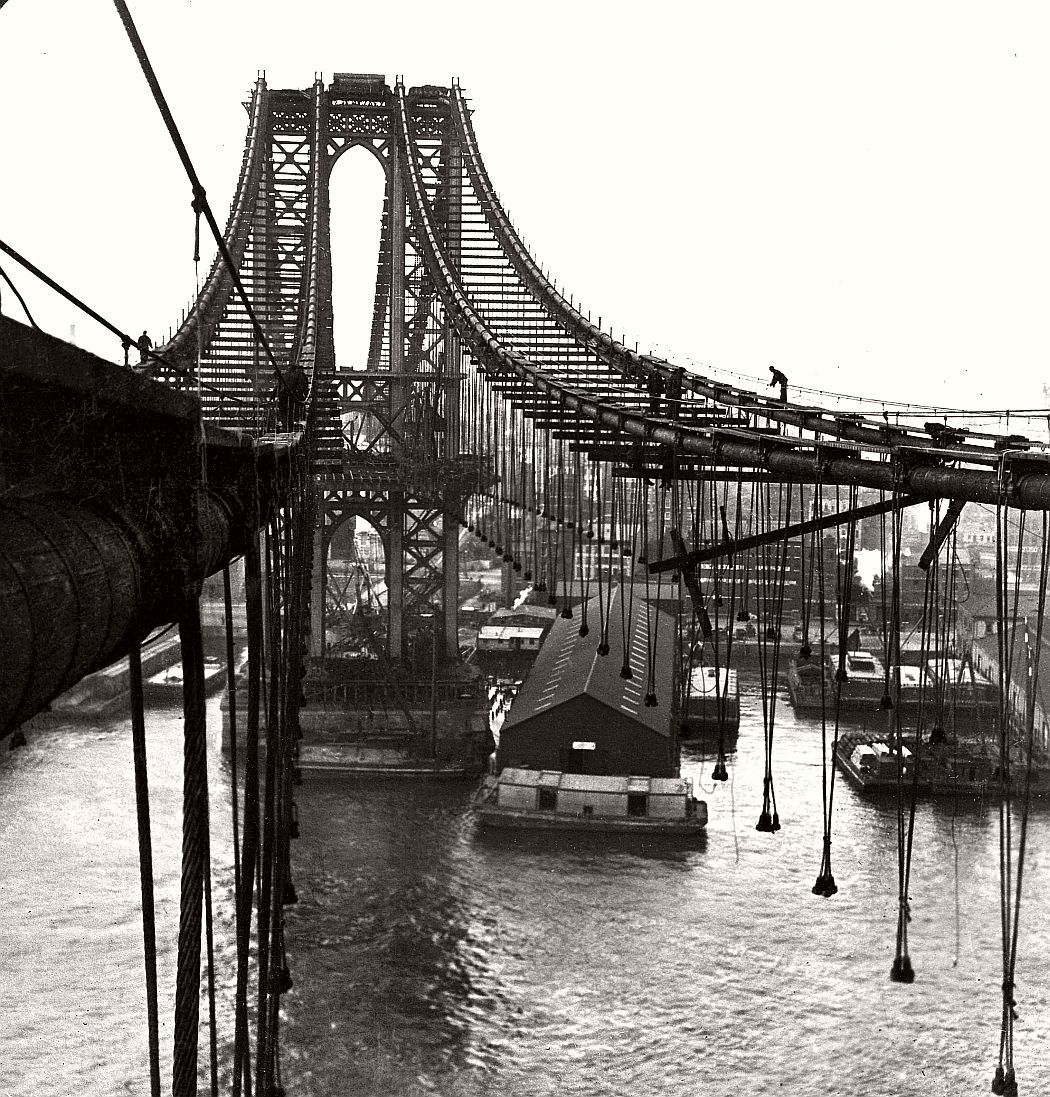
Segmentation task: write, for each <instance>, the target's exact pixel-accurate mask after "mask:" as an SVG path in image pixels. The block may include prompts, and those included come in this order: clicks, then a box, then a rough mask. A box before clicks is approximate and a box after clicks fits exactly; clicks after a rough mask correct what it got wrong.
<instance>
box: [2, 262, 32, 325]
mask: <svg viewBox="0 0 1050 1097" xmlns="http://www.w3.org/2000/svg"><path fill="white" fill-rule="evenodd" d="M0 278H3V280H4V281H5V282H6V283H7V284H8V285H9V286H10V287H11V292H12V293H13V294H14V295H15V299H16V300H17V301H18V303H19V304H20V305H21V306H22V311H23V312H24V313H25V314H26V319H27V320H28V321H29V323H30V324H32V326H33V327H34V328H36V330H37V331H40V325H39V324H38V323H37V322H36V321H35V320H34V319H33V314H32V313H31V312H30V311H29V306H28V305H27V304H26V302H25V298H24V297H23V296H22V295H21V294H20V293H19V292H18V286H16V285H15V284H14V282H12V281H11V279H10V277H9V276H8V274H7V271H6V270H4V268H3V267H0Z"/></svg>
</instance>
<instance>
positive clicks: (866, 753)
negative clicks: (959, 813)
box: [835, 733, 1050, 800]
mask: <svg viewBox="0 0 1050 1097" xmlns="http://www.w3.org/2000/svg"><path fill="white" fill-rule="evenodd" d="M915 746H916V744H915V740H914V738H912V739H910V740H909V739H908V738H907V737H905V739H904V740H903V742H902V743H901V747H900V750H899V751H898V747H897V744H896V742H895V741H892V740H890V739H889V738H884V739H879V738H876V737H871V736H868V735H863V734H859V733H858V734H849V735H844V736H842V738H840V739H839V741H838V746H837V747H836V751H835V762H836V764H837V765H838V768H839V770H840V771H841V772H842V774H843V776H844V777H845V778H846V780H847V781H848V782H849V783H850V784H851V785H852V786H853V787H854V788H856V789H857V790H859V791H860V792H863V793H867V794H871V795H880V794H886V793H896V791H897V789H898V788H900V789H901V790H902V792H903V794H904V795H905V796H908V797H910V796H911V791H912V788H913V787H914V788H915V789H916V791H917V792H918V793H919V794H920V795H922V796H930V797H936V796H956V795H960V794H961V795H966V796H971V797H975V798H979V799H998V798H999V797H1000V796H1001V795H1002V792H1003V786H1002V784H1001V782H1000V780H999V762H998V757H997V755H996V753H994V752H993V751H992V750H991V749H989V748H984V747H982V746H981V745H980V744H978V743H967V742H965V741H963V742H942V743H940V744H937V745H934V746H931V745H930V744H929V743H923V745H922V750H921V751H916V749H915ZM1024 787H1025V765H1024V762H1023V760H1021V759H1019V758H1016V759H1014V761H1013V764H1012V766H1011V783H1010V794H1011V796H1013V797H1020V796H1022V795H1023V794H1024ZM1031 795H1032V797H1033V799H1039V800H1045V799H1046V798H1047V797H1050V770H1048V769H1047V768H1046V767H1045V766H1043V765H1035V766H1033V770H1032V783H1031Z"/></svg>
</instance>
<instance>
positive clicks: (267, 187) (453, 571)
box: [160, 74, 467, 658]
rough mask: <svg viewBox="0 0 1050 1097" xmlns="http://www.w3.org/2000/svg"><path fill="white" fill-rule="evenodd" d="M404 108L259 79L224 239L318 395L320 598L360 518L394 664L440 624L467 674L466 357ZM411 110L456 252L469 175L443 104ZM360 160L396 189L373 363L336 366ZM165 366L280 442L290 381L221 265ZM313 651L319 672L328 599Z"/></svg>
mask: <svg viewBox="0 0 1050 1097" xmlns="http://www.w3.org/2000/svg"><path fill="white" fill-rule="evenodd" d="M392 103H393V98H392V93H391V91H390V89H389V87H388V86H387V84H386V82H385V80H384V79H383V78H382V77H378V76H368V75H363V76H362V75H355V74H337V75H336V77H335V79H334V80H333V81H332V83H331V84H330V85H329V86H328V87H325V86H324V85H323V84H322V83H321V82H320V81H318V82H317V83H316V84H315V85H314V86H313V87H312V88H311V89H307V90H270V89H268V88H267V86H266V83H265V81H264V80H263V79H260V80H259V81H258V83H257V86H256V89H255V92H254V94H253V98H252V101H251V103H250V104H248V107H249V112H250V124H249V131H248V138H247V141H246V146H245V153H244V158H243V161H242V168H241V178H240V181H239V183H238V187H237V192H236V196H235V199H234V202H233V205H232V208H231V213H230V219H229V222H228V225H227V229H226V236H227V238H228V240H229V241H230V242H231V243H232V244H233V245H234V246H233V247H231V251H232V252H233V253H234V255H235V259H236V260H237V261H238V262H239V269H240V273H241V275H242V279H243V280H244V282H245V283H246V285H247V287H248V291H249V295H250V297H251V300H252V305H253V308H254V310H255V312H256V315H257V316H258V317H260V319H261V323H262V327H263V330H264V331H265V333H266V336H267V339H268V340H269V343H270V347H271V348H272V351H273V353H274V355H275V358H276V361H277V363H278V366H279V367H280V369H282V370H285V369H288V368H290V367H291V366H292V364H293V363H298V364H299V365H301V366H303V367H305V370H306V372H307V374H308V376H309V378H310V384H311V393H312V397H313V408H314V415H315V451H314V460H313V468H314V474H315V480H316V485H317V491H318V513H319V528H318V534H317V543H316V545H315V551H314V585H313V589H314V591H315V592H316V591H323V590H324V589H325V572H326V568H327V554H328V547H329V544H330V542H331V537H332V535H333V533H334V532H335V530H336V529H337V528H338V526H339V525H340V524H341V523H342V522H344V521H346V520H347V519H348V518H352V517H360V518H363V519H364V520H366V521H367V522H369V523H370V524H371V525H372V526H373V527H374V528H375V529H376V530H377V531H378V533H379V535H380V537H381V538H382V541H383V545H384V550H385V554H386V559H387V583H388V589H389V598H388V618H389V619H388V628H387V635H388V646H389V653H390V654H391V655H392V656H393V657H394V658H398V657H399V656H400V655H401V654H402V652H403V650H404V647H405V637H406V628H408V627H410V626H414V625H415V624H416V623H418V620H419V618H420V617H421V615H427V616H429V615H431V614H433V613H434V612H436V613H437V614H438V616H439V618H440V622H441V624H440V627H439V629H438V632H439V634H440V636H441V645H440V646H441V648H442V650H443V651H444V653H445V654H446V655H448V656H454V655H455V654H456V652H457V651H458V642H457V629H456V614H455V608H456V601H457V568H458V529H457V528H456V526H455V524H454V523H450V522H449V521H448V520H447V512H448V511H453V512H456V511H458V510H459V509H460V506H461V503H462V495H463V493H464V491H465V490H466V488H467V485H466V482H465V481H464V477H463V473H462V470H461V469H460V468H459V467H458V466H457V465H456V459H457V457H458V444H459V443H458V437H457V433H456V432H457V423H458V406H459V405H458V396H457V395H456V393H457V390H458V385H459V381H458V378H459V373H460V370H459V361H458V351H457V349H456V347H455V346H454V334H453V332H452V330H451V328H450V326H449V325H448V323H447V321H446V319H445V316H444V313H443V312H442V310H441V308H440V305H439V304H438V297H437V293H436V289H435V286H434V284H433V281H432V279H431V277H430V275H429V273H428V271H427V269H426V265H425V263H424V262H423V260H422V257H421V255H420V253H419V251H418V248H417V245H416V242H415V239H414V235H413V230H412V226H411V224H410V222H409V220H408V216H407V203H406V196H405V188H404V181H403V178H402V175H401V167H400V164H399V162H398V158H397V156H396V155H395V154H394V115H393V110H392ZM413 110H414V122H415V124H416V126H417V128H418V133H419V139H420V145H419V147H420V149H421V150H422V152H423V155H424V158H425V164H426V166H425V171H426V174H427V179H428V193H429V197H430V200H431V201H434V202H436V203H437V204H438V205H441V204H442V203H443V204H444V206H445V208H447V209H452V210H454V211H456V212H455V213H454V215H453V219H450V218H449V217H448V216H447V215H446V219H445V224H444V225H443V227H442V232H443V234H444V238H445V239H446V241H448V240H449V233H454V232H457V231H458V227H459V226H458V205H457V202H458V200H457V199H456V198H455V196H454V192H456V191H457V190H458V183H459V175H460V167H459V160H458V154H457V153H455V152H454V151H453V150H452V146H453V145H454V144H455V133H454V127H453V126H452V124H451V113H450V100H449V96H448V91H447V89H440V88H429V87H428V88H423V89H419V93H418V94H417V95H416V97H415V99H414V106H413ZM356 147H363V148H366V149H367V150H368V151H369V152H370V153H371V154H372V155H373V156H375V157H376V159H377V161H378V162H379V164H380V165H381V166H382V168H383V171H384V176H385V180H386V186H385V199H384V205H383V210H382V230H381V247H380V255H379V257H378V258H379V262H378V270H377V276H376V291H375V301H374V311H373V323H372V332H371V338H370V342H369V348H368V356H367V360H366V361H365V362H364V363H356V362H350V361H345V360H337V352H336V347H335V342H334V333H333V319H332V311H333V309H332V267H331V239H330V237H331V231H330V217H329V214H330V202H329V182H330V178H331V173H332V169H333V167H334V165H335V163H336V162H337V160H338V159H339V157H340V156H342V155H343V154H344V153H346V152H347V151H349V150H350V149H353V148H356ZM450 172H451V173H454V175H455V179H454V180H453V181H452V182H451V183H450ZM453 246H454V245H453ZM160 351H161V353H162V354H163V355H164V356H165V358H167V360H168V361H169V362H171V364H172V366H173V367H175V369H176V370H180V371H184V372H182V373H175V374H174V377H175V380H176V382H177V383H178V384H179V386H180V387H186V388H193V387H194V386H196V385H198V383H199V391H200V395H201V398H202V403H203V405H204V412H205V415H206V416H207V417H208V418H209V420H211V421H214V422H216V423H218V424H220V425H222V426H226V427H230V428H235V429H243V430H248V431H249V432H251V433H253V434H255V435H260V434H263V433H265V432H267V431H270V432H272V431H273V430H275V429H277V428H278V427H279V426H280V425H281V424H278V423H277V422H276V412H277V406H278V405H279V403H280V400H279V399H278V400H276V401H275V399H274V397H275V395H276V393H277V389H278V387H279V385H278V381H277V378H275V376H274V373H273V370H272V369H271V368H269V365H268V362H267V359H266V357H265V355H264V354H262V353H261V351H260V348H259V346H258V343H257V340H255V339H254V338H253V332H252V328H251V324H250V323H249V321H248V317H247V316H246V314H245V312H244V308H243V306H242V305H241V303H240V302H239V300H238V299H237V296H236V294H234V293H233V292H232V284H231V280H230V278H229V277H228V275H227V274H226V272H225V271H224V269H223V268H222V267H221V266H220V265H219V264H218V263H216V265H215V266H214V267H213V269H212V273H211V275H210V276H209V279H208V280H207V282H206V283H205V285H204V286H203V287H202V291H201V293H200V295H199V297H198V299H197V301H196V302H194V304H193V306H192V307H191V308H190V310H189V311H188V313H187V315H186V318H185V320H184V321H183V323H182V324H181V325H180V327H179V330H178V331H177V332H176V334H175V335H174V336H173V338H172V339H171V341H170V342H169V343H168V344H167V345H166V346H165V347H162V348H160ZM311 635H312V641H311V642H312V649H313V652H314V653H315V654H320V653H321V651H322V649H323V644H324V636H325V607H324V604H323V599H321V598H319V597H315V599H314V605H313V607H312V629H311Z"/></svg>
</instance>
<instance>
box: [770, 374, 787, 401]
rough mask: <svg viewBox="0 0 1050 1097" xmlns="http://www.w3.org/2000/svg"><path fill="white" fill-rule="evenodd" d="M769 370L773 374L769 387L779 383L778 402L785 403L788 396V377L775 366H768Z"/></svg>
mask: <svg viewBox="0 0 1050 1097" xmlns="http://www.w3.org/2000/svg"><path fill="white" fill-rule="evenodd" d="M769 371H770V373H772V374H773V378H772V380H771V381H770V382H769V385H770V388H772V386H773V385H779V386H780V402H781V403H782V404H786V403H787V398H788V379H787V378H786V377H785V376H784V374H782V373H781V372H780V370H778V369H777V367H776V366H770V367H769Z"/></svg>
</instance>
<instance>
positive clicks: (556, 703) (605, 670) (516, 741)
mask: <svg viewBox="0 0 1050 1097" xmlns="http://www.w3.org/2000/svg"><path fill="white" fill-rule="evenodd" d="M586 612H587V618H586V619H587V624H588V634H587V635H586V636H581V635H580V625H581V622H582V620H583V609H582V608H580V609H578V610H576V611H575V612H574V615H573V617H572V618H563V617H559V618H558V619H557V620H556V621H555V623H554V626H553V627H552V629H551V631H550V633H549V634H548V636H547V639H546V641H545V643H544V645H543V647H542V649H541V650H540V653H539V655H538V656H537V658H536V662H535V664H534V666H533V668H532V670H531V671H530V672H529V675H528V677H527V678H526V680H525V682H524V684H523V685H522V688H521V690H520V692H519V693H518V695H517V697H516V698H515V699H514V703H513V705H512V706H511V710H510V713H509V715H508V717H507V720H506V722H505V723H504V724H503V727H502V729H501V732H500V748H499V763H500V767H501V768H502V767H504V766H518V767H525V768H531V769H549V770H560V771H563V772H578V773H606V774H623V775H627V774H647V775H649V776H654V777H672V776H675V775H676V773H677V744H676V743H675V741H674V735H673V733H672V701H673V696H674V674H673V662H674V628H675V626H674V620H673V619H672V618H671V617H670V616H669V615H667V614H665V613H661V612H660V611H659V610H657V609H656V608H655V607H654V606H652V605H650V604H649V603H648V602H646V601H645V599H644V598H642V597H640V596H639V593H638V592H637V590H636V591H635V595H634V597H633V598H631V597H630V596H629V595H628V597H627V600H626V604H625V603H624V600H623V598H622V597H621V591H620V590H619V589H616V590H614V591H613V593H612V595H611V598H610V602H609V608H608V621H609V628H608V643H609V653H608V654H607V655H599V654H598V644H599V643H600V641H601V632H600V627H599V608H598V601H597V598H592V599H591V601H590V602H589V603H588V604H587V609H586ZM624 626H626V628H625V627H624ZM625 637H626V644H625ZM650 651H652V654H653V658H652V661H651V663H652V676H651V677H650V665H651V663H650ZM625 657H626V658H625ZM625 663H626V666H627V667H629V668H630V677H629V678H624V677H621V670H622V668H623V667H624V665H625ZM650 690H651V691H652V692H653V693H654V694H655V696H656V700H657V703H656V705H646V704H645V698H646V694H647V693H649V692H650Z"/></svg>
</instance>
